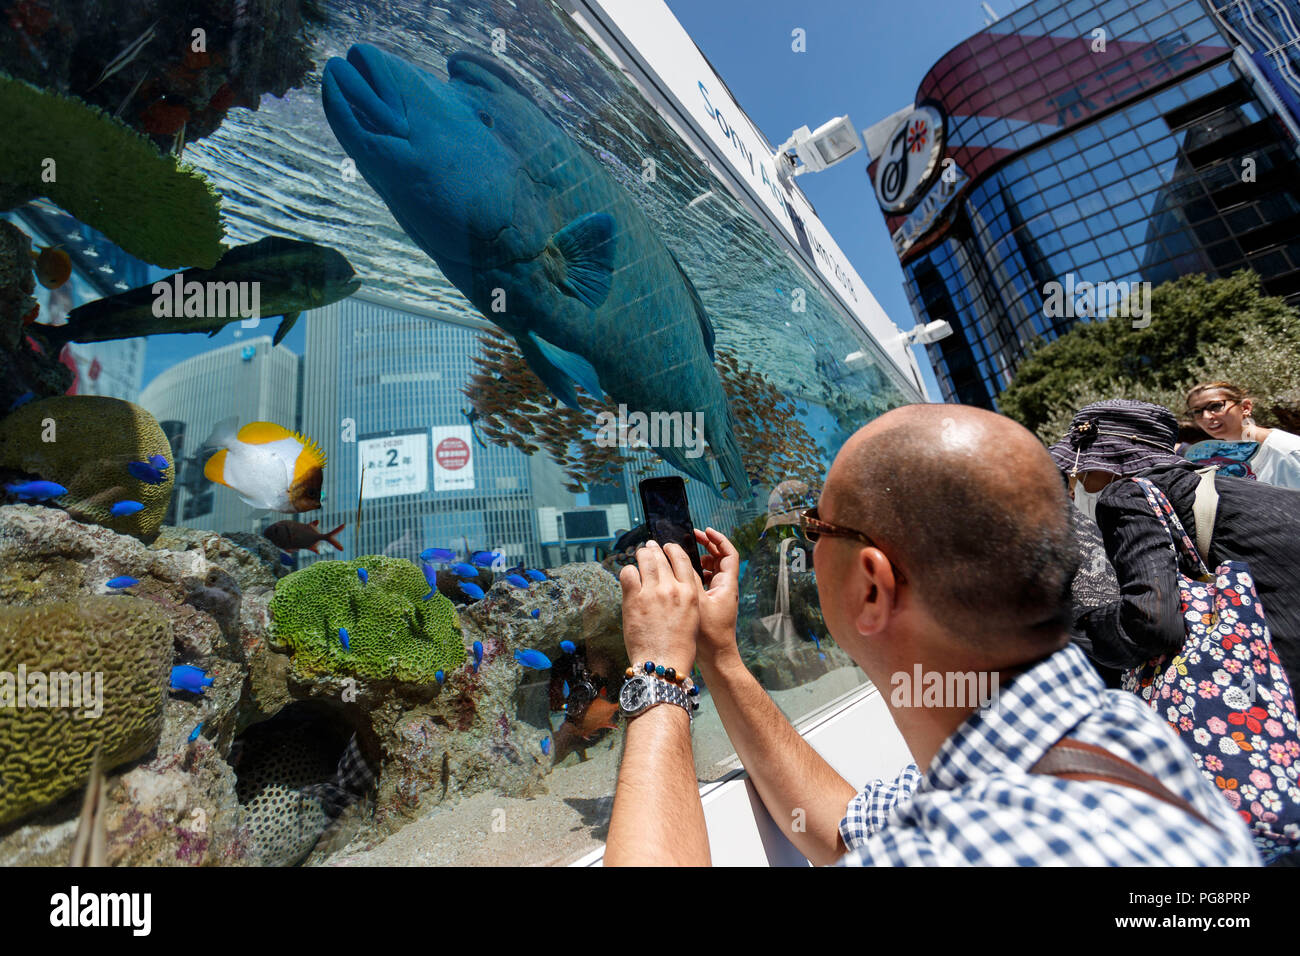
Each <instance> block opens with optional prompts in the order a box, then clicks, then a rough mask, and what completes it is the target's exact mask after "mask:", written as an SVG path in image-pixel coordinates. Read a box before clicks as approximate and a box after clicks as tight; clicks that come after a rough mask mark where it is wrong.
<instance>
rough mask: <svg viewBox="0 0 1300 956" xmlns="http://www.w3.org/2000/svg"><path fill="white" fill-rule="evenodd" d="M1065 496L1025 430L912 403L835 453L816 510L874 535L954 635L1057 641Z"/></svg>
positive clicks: (1065, 572)
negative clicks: (819, 507) (819, 505)
mask: <svg viewBox="0 0 1300 956" xmlns="http://www.w3.org/2000/svg"><path fill="white" fill-rule="evenodd" d="M1069 507H1070V505H1069V501H1068V500H1067V498H1066V496H1065V490H1064V487H1063V486H1062V483H1061V475H1060V472H1059V471H1058V470H1057V468H1056V466H1055V464H1053V462H1052V459H1051V457H1050V456H1049V455H1048V454H1047V450H1046V449H1045V448H1044V447H1043V446H1042V444H1041V443H1040V442H1039V441H1038V439H1036V438H1035V437H1034V436H1033V435H1032V434H1031V433H1030V432H1028V431H1027V430H1025V429H1024V428H1022V427H1021V426H1020V425H1018V424H1016V423H1015V422H1013V421H1011V419H1009V418H1005V417H1003V416H1001V415H996V414H994V413H993V412H988V411H984V410H983V409H979V408H971V407H969V406H964V405H907V406H904V407H902V408H896V409H894V410H893V411H891V412H888V413H886V414H884V415H882V416H880V417H879V418H877V419H875V420H874V421H872V422H871V423H870V424H868V425H866V426H865V427H864V428H862V429H860V430H859V431H858V432H857V433H856V434H854V435H853V437H852V438H850V439H849V441H848V442H847V443H846V444H845V445H844V447H843V449H841V450H840V453H839V455H838V456H836V459H835V463H834V465H832V467H831V470H830V474H829V475H828V477H827V480H826V486H825V488H824V489H823V491H822V498H821V516H822V518H823V519H825V520H826V521H830V522H832V523H833V524H838V525H843V526H845V527H848V528H855V529H858V530H860V531H862V532H864V533H865V534H867V535H869V536H870V537H871V538H872V539H873V540H875V541H876V543H877V544H878V545H879V546H880V549H881V550H882V551H883V552H884V553H885V554H886V555H887V556H888V557H889V558H890V560H891V561H892V562H893V563H894V564H896V565H897V566H898V567H899V568H900V569H901V570H902V572H903V574H904V575H905V577H906V579H907V581H908V582H909V584H910V585H911V586H912V587H913V588H914V589H915V591H916V594H917V597H918V599H919V600H920V601H921V602H923V604H924V605H925V606H926V607H927V608H928V610H929V612H930V613H931V615H932V616H933V617H934V618H935V619H936V620H938V621H940V622H943V623H944V624H945V625H946V626H948V627H949V628H950V630H952V631H953V632H954V633H956V634H957V635H958V636H967V637H968V638H969V639H971V640H974V641H979V640H980V638H981V636H982V637H984V638H985V640H984V641H983V642H982V643H987V642H988V640H989V639H993V638H997V637H1000V636H1005V637H1007V638H1010V639H1013V640H1018V641H1021V642H1026V641H1027V642H1031V643H1037V642H1039V641H1041V642H1042V643H1043V644H1044V649H1045V650H1046V649H1048V646H1049V645H1050V646H1051V647H1055V646H1057V645H1059V643H1060V639H1061V635H1062V633H1063V629H1064V626H1065V623H1066V621H1067V617H1068V608H1069V593H1070V581H1071V579H1072V578H1073V576H1074V571H1075V568H1076V566H1077V561H1078V559H1077V552H1076V549H1075V546H1074V542H1073V538H1072V536H1071V533H1070V523H1069V517H1068V515H1069V512H1068V509H1069Z"/></svg>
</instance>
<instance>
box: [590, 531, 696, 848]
mask: <svg viewBox="0 0 1300 956" xmlns="http://www.w3.org/2000/svg"><path fill="white" fill-rule="evenodd" d="M618 580H619V583H620V584H621V585H622V586H623V640H624V642H625V643H626V645H627V652H628V659H629V660H630V661H631V662H632V663H633V664H639V663H642V662H644V661H647V660H650V661H654V662H655V663H656V664H663V665H664V666H665V667H672V668H674V669H679V670H680V672H681V673H683V674H689V673H690V672H691V667H692V665H693V663H694V661H695V633H696V630H697V629H698V627H699V598H700V594H701V593H702V590H703V589H702V588H701V585H700V580H699V578H698V577H696V575H695V569H694V568H693V567H692V566H691V562H690V559H689V558H688V557H687V556H686V552H685V551H683V550H682V549H681V548H680V547H678V546H677V545H675V544H670V545H668V547H667V549H666V553H665V549H662V548H660V547H659V545H658V544H657V543H656V542H654V541H650V542H648V543H647V544H646V545H644V546H643V547H641V548H640V549H639V550H638V551H637V564H636V567H632V566H630V565H629V566H628V567H626V568H624V569H623V571H622V573H621V574H620V575H619V579H618ZM604 862H605V865H606V866H708V865H709V862H710V861H709V836H708V832H707V831H706V829H705V826H704V807H703V805H702V804H701V803H700V789H699V783H698V782H697V781H696V778H695V758H694V756H693V753H692V751H691V721H690V715H689V714H687V713H686V711H685V710H684V709H683V708H681V707H679V706H678V705H676V704H670V703H664V704H657V705H655V706H654V707H651V708H650V709H649V710H647V711H645V712H644V713H642V714H640V715H638V716H636V717H633V718H631V719H630V720H629V721H628V724H627V739H626V743H625V745H624V748H623V761H622V764H621V766H620V767H619V772H618V787H617V789H616V790H615V791H614V809H613V813H612V816H611V818H610V822H609V837H608V838H607V839H606V840H605V860H604Z"/></svg>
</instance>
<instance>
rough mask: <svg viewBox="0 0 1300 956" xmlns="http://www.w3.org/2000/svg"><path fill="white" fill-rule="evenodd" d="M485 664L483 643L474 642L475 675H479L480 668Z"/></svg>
mask: <svg viewBox="0 0 1300 956" xmlns="http://www.w3.org/2000/svg"><path fill="white" fill-rule="evenodd" d="M482 663H483V642H482V641H475V642H474V673H476V674H477V673H478V666H479V665H480V664H482Z"/></svg>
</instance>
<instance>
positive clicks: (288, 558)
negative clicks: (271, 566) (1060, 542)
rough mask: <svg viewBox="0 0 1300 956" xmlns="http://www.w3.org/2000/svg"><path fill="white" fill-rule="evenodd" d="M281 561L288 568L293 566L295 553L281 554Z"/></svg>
mask: <svg viewBox="0 0 1300 956" xmlns="http://www.w3.org/2000/svg"><path fill="white" fill-rule="evenodd" d="M280 563H281V564H283V565H284V566H285V567H286V568H291V567H293V555H292V554H281V555H280Z"/></svg>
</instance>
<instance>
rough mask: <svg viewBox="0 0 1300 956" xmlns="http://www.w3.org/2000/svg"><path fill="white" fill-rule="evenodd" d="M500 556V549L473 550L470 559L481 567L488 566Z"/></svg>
mask: <svg viewBox="0 0 1300 956" xmlns="http://www.w3.org/2000/svg"><path fill="white" fill-rule="evenodd" d="M500 557H501V552H500V551H475V552H474V553H473V554H472V555H470V560H471V561H473V562H474V563H475V564H477V565H478V566H479V567H481V568H490V567H492V565H493V564H495V563H496V561H497V559H498V558H500Z"/></svg>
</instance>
